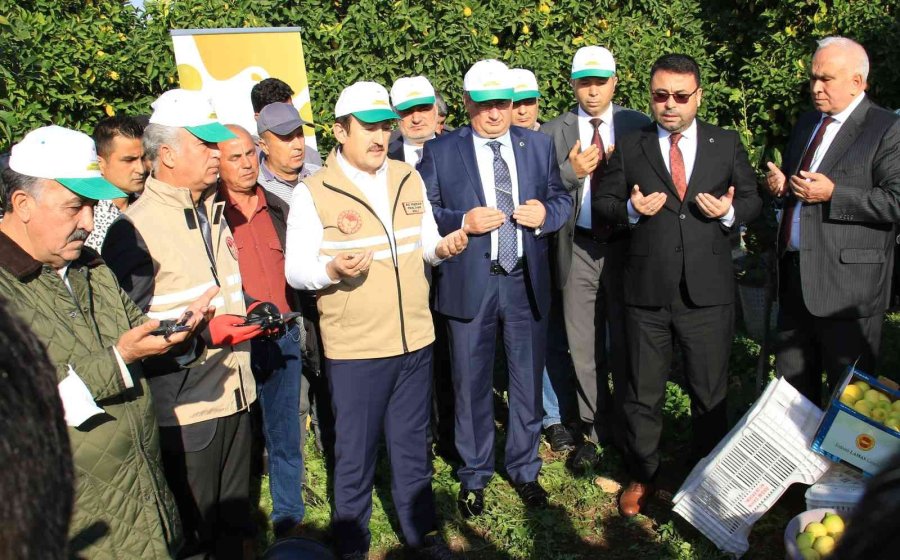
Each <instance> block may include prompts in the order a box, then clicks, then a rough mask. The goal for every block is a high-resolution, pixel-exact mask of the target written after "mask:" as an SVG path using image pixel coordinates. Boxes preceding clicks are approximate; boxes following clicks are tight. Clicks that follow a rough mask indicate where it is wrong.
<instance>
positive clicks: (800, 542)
mask: <svg viewBox="0 0 900 560" xmlns="http://www.w3.org/2000/svg"><path fill="white" fill-rule="evenodd" d="M815 540H816V537H814V536H812V535H811V534H809V533H800V534H799V535H797V548H799V549H800V550H803V549H804V548H812V545H813V542H815Z"/></svg>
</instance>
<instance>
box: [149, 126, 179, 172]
mask: <svg viewBox="0 0 900 560" xmlns="http://www.w3.org/2000/svg"><path fill="white" fill-rule="evenodd" d="M180 130H181V128H180V127H177V126H166V125H164V124H156V123H150V124H148V125H147V128H145V129H144V136H143V138H142V139H141V141H142V143H143V144H144V157H146V158H147V161H149V162H150V169H151V171H153V173H156V168H157V167H158V166H159V161H158V160H159V149H160V148H161V147H162V146H163V144H165V145H167V146H171V147H172V148H176V149H177V148H178V146H179V145H180V143H181V137H180V132H179V131H180Z"/></svg>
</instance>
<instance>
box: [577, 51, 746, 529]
mask: <svg viewBox="0 0 900 560" xmlns="http://www.w3.org/2000/svg"><path fill="white" fill-rule="evenodd" d="M650 95H651V100H652V103H651V107H652V110H653V115H654V117H655V119H656V124H652V125H649V126H646V127H644V128H642V129H641V130H640V131H637V132H634V133H632V134H629V135H628V136H626V137H624V138H619V139H618V141H617V143H616V149H615V151H614V152H613V155H612V158H610V162H609V165H608V167H607V169H606V173H605V175H604V176H603V178H602V179H601V180H600V184H599V186H598V188H597V190H596V191H595V192H594V193H593V205H594V210H595V212H598V213H599V215H600V217H601V218H602V219H603V220H606V221H607V222H608V223H614V224H630V225H631V235H630V239H629V245H628V254H627V257H626V261H625V305H626V310H625V320H626V332H627V339H628V351H629V356H630V358H631V370H630V374H629V380H628V383H627V384H626V386H625V395H624V399H623V401H622V408H623V410H624V415H625V424H626V430H625V447H626V462H627V467H628V471H629V474H630V475H631V477H632V482H631V483H630V484H629V485H628V487H627V488H626V489H625V491H624V492H623V493H622V495H621V497H620V498H619V510H620V512H621V513H622V515H625V516H627V517H631V516H634V515H636V514H637V513H639V512H640V510H641V508H642V507H643V505H644V504H645V502H646V500H647V499H648V498H649V497H650V496H651V495H652V493H653V484H654V482H655V480H656V478H657V475H658V471H659V450H658V447H659V438H660V433H661V431H662V405H663V402H664V400H665V390H666V381H667V380H668V376H669V375H668V374H669V369H670V366H671V362H672V343H673V335H674V338H677V340H678V343H679V345H680V347H681V349H682V355H683V358H684V374H685V378H686V381H687V385H688V387H687V388H688V391H689V393H690V395H691V419H692V423H693V439H694V449H693V456H692V459H693V460H694V461H696V460H697V459H699V458H701V457H703V456H704V455H706V454H707V453H709V452H710V451H711V450H712V448H713V447H715V445H716V444H717V443H718V442H719V440H720V439H721V438H722V436H724V435H725V434H726V433H727V431H728V426H727V417H726V414H725V396H726V386H727V373H728V357H729V354H730V353H731V344H732V335H733V332H734V274H733V272H732V265H731V243H730V239H729V237H730V234H731V232H732V230H733V229H734V228H736V227H737V226H738V225H739V224H741V223H742V222H748V221H750V220H752V219H754V218H755V217H756V216H757V214H759V210H760V206H761V202H760V198H759V194H758V193H757V189H756V177H755V174H754V172H753V169H752V168H751V167H750V163H749V161H748V159H747V153H746V151H744V148H743V146H742V145H741V141H740V138H739V136H738V135H737V133H735V132H732V131H728V130H724V129H721V128H718V127H716V126H712V125H710V124H707V123H705V122H702V121H700V120H699V119H697V118H696V114H697V108H698V106H699V105H700V102H701V98H702V95H703V90H702V89H701V88H700V69H699V67H698V66H697V63H696V62H695V61H694V59H692V58H690V57H689V56H685V55H678V54H672V55H665V56H663V57H661V58H659V59H658V60H657V61H656V62H655V63H654V64H653V67H652V68H651V70H650Z"/></svg>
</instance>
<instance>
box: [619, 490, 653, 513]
mask: <svg viewBox="0 0 900 560" xmlns="http://www.w3.org/2000/svg"><path fill="white" fill-rule="evenodd" d="M654 492H655V489H654V488H653V486H651V485H650V484H642V483H640V482H632V483H631V484H629V485H628V487H627V488H625V490H624V491H623V492H622V495H621V496H619V513H621V514H622V516H623V517H634V516H635V515H637V514H639V513H640V512H641V508H643V507H644V506H645V505H646V503H647V500H649V499H650V498H651V497H652V496H653V493H654Z"/></svg>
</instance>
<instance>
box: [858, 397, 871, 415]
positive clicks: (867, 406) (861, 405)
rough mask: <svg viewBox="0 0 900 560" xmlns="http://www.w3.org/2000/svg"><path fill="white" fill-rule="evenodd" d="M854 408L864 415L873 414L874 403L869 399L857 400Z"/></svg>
mask: <svg viewBox="0 0 900 560" xmlns="http://www.w3.org/2000/svg"><path fill="white" fill-rule="evenodd" d="M853 410H855V411H856V412H859V413H860V414H862V415H863V416H869V417H871V416H872V403H870V402H869V401H867V400H861V401H856V403H855V404H854V405H853Z"/></svg>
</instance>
